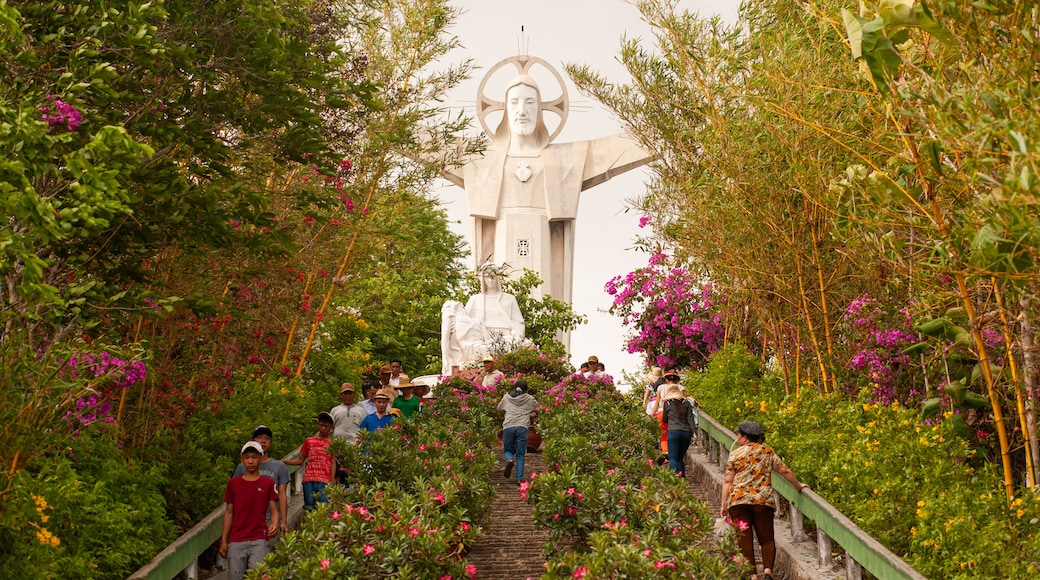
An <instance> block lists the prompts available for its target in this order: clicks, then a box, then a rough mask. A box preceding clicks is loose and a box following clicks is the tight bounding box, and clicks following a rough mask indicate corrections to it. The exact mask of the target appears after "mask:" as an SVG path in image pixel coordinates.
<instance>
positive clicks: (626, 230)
mask: <svg viewBox="0 0 1040 580" xmlns="http://www.w3.org/2000/svg"><path fill="white" fill-rule="evenodd" d="M453 4H454V5H456V6H458V7H460V8H462V9H463V14H462V15H461V16H460V17H459V20H458V22H457V23H456V25H455V27H454V28H453V29H452V32H454V34H455V35H457V36H458V37H459V39H460V41H461V43H462V45H463V48H462V49H459V50H457V51H454V52H453V53H451V54H450V55H448V57H447V59H446V62H448V63H457V62H459V61H461V60H462V59H464V58H472V59H474V60H475V61H476V63H477V65H478V66H480V67H482V70H478V71H477V72H476V73H475V74H474V75H473V77H474V78H472V79H470V80H469V81H468V82H466V83H464V84H463V85H462V86H461V87H460V88H459V89H458V90H457V91H455V92H454V93H452V94H451V95H450V97H449V99H448V101H447V105H448V106H450V107H453V108H463V109H465V110H466V111H467V113H469V114H470V116H474V102H475V100H476V94H477V89H478V86H479V84H480V81H481V79H482V78H483V76H484V74H485V72H486V71H487V69H488V68H490V67H491V66H493V65H494V64H495V63H497V62H499V61H500V60H502V59H504V58H508V57H510V56H514V55H516V54H517V51H518V47H519V46H520V38H521V35H520V27H521V25H522V26H523V27H524V37H525V39H526V40H525V43H526V52H527V54H530V55H531V56H536V57H540V58H542V59H544V60H546V61H548V62H549V63H551V64H552V65H553V66H554V67H556V68H557V70H558V71H559V72H560V73H561V74H564V75H565V73H564V71H563V65H564V64H565V63H568V64H587V65H589V66H590V67H591V68H592V69H593V70H596V71H598V72H599V73H601V74H603V75H605V76H607V78H610V79H616V80H617V81H618V82H620V83H623V82H627V81H628V75H627V73H626V72H625V70H624V67H622V66H621V64H620V63H619V62H618V57H617V55H618V53H619V52H620V46H621V38H622V37H623V36H627V37H628V38H636V37H642V38H645V39H647V40H651V39H652V35H651V33H650V27H649V26H648V25H647V24H646V23H645V22H643V21H642V20H641V19H640V14H639V11H638V10H636V8H635V7H634V6H632V5H631V4H629V3H628V2H625V1H622V0H525V1H523V2H503V1H501V0H454V2H453ZM680 6H682V7H683V8H686V9H688V10H691V11H697V12H699V13H700V14H701V15H702V16H705V17H708V16H711V15H713V14H719V15H720V16H722V17H723V18H724V19H726V20H727V21H730V22H732V21H735V20H736V14H737V9H738V7H739V0H682V1H681V2H680ZM565 76H566V75H565ZM567 82H568V87H567V90H568V94H569V97H570V101H571V106H572V109H571V111H570V117H569V118H568V120H567V124H566V126H565V127H564V129H563V131H562V132H561V133H560V135H559V136H558V137H556V142H566V141H580V140H585V139H592V138H595V137H602V136H606V135H611V134H614V133H617V132H618V131H620V129H621V128H620V126H619V125H618V123H617V121H616V120H615V119H614V118H613V116H611V115H610V113H609V112H607V111H606V110H605V109H604V108H603V107H601V106H600V105H599V104H598V103H596V102H595V101H593V100H592V99H590V98H587V97H585V96H583V95H581V94H579V93H578V92H577V89H576V88H575V87H574V85H573V84H572V83H571V82H570V79H569V78H568V79H567ZM492 96H495V97H496V98H501V96H497V95H492ZM575 107H576V108H575ZM475 127H476V130H479V126H475ZM645 180H646V172H645V170H636V171H630V172H628V173H626V174H624V175H621V176H619V177H615V178H614V179H612V180H610V181H608V182H606V183H604V184H601V185H599V186H596V187H594V188H592V189H589V190H587V191H585V192H584V193H583V194H582V198H581V204H580V206H579V210H578V219H577V225H576V239H575V271H574V309H575V310H576V311H577V312H579V313H581V314H584V315H586V316H587V317H588V318H589V322H588V324H585V325H583V326H581V327H579V328H577V329H576V330H575V331H574V332H573V333H572V335H571V353H572V356H571V362H572V363H573V364H574V365H575V366H578V364H580V363H581V362H582V361H584V360H586V359H587V358H588V357H589V355H593V354H594V355H597V356H598V357H599V360H600V361H602V362H603V363H604V364H605V365H606V367H607V372H608V373H610V374H612V375H614V377H615V378H616V379H617V380H619V381H620V380H621V372H622V370H624V371H627V372H630V373H636V372H639V373H642V372H643V365H642V361H641V360H640V357H639V356H638V355H635V354H628V353H627V352H625V348H624V342H625V335H626V331H625V329H624V327H623V326H621V322H620V320H619V319H617V318H616V317H614V316H612V315H609V314H607V313H606V312H605V310H606V309H607V308H609V307H610V304H611V297H610V296H609V295H607V294H606V293H605V292H604V291H603V285H604V284H605V283H606V282H607V281H608V280H610V279H611V278H612V277H613V276H616V275H624V274H627V273H628V272H630V271H632V270H633V269H635V268H638V267H640V266H644V265H646V260H647V256H646V255H645V254H641V253H639V252H636V251H634V250H632V249H631V248H632V246H633V242H634V240H635V238H636V236H637V235H638V233H640V232H642V233H644V234H646V233H648V232H647V231H645V230H640V229H639V227H638V223H639V217H640V214H639V212H637V211H627V212H626V208H627V205H626V200H629V199H632V198H634V197H636V196H639V195H641V194H642V193H643V192H644V191H645ZM435 193H436V194H437V195H438V197H439V198H440V199H441V201H442V203H443V204H444V206H445V208H446V209H447V211H448V217H449V218H450V219H451V220H452V221H453V222H457V223H456V225H455V227H454V228H453V229H454V231H455V232H456V233H458V234H461V235H462V236H464V237H466V239H467V240H468V239H469V235H470V232H469V218H468V213H467V209H466V198H465V193H464V192H463V190H462V189H461V188H458V187H455V186H454V185H452V184H450V183H448V182H446V181H445V182H442V185H441V187H440V188H438V189H437V190H436V191H435ZM467 263H468V262H467Z"/></svg>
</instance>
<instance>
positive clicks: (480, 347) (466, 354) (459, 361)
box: [441, 300, 488, 376]
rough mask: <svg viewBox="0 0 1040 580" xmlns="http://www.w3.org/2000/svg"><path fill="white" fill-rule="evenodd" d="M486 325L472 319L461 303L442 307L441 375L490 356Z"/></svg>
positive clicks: (447, 303)
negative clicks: (486, 341)
mask: <svg viewBox="0 0 1040 580" xmlns="http://www.w3.org/2000/svg"><path fill="white" fill-rule="evenodd" d="M484 334H485V330H484V325H483V324H481V322H480V321H479V320H474V319H472V318H470V316H469V314H467V313H466V309H465V308H464V307H463V306H462V303H461V302H458V301H455V300H447V301H445V302H444V306H442V307H441V374H442V375H444V376H448V375H450V374H451V372H452V367H460V368H461V367H462V366H464V365H465V364H466V363H470V362H473V361H477V360H480V359H482V358H484V357H485V356H487V355H488V349H487V345H486V344H485V342H484Z"/></svg>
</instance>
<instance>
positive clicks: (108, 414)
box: [63, 394, 116, 434]
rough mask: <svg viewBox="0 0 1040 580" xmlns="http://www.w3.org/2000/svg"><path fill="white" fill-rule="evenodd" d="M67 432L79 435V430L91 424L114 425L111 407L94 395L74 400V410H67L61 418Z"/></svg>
mask: <svg viewBox="0 0 1040 580" xmlns="http://www.w3.org/2000/svg"><path fill="white" fill-rule="evenodd" d="M63 419H65V422H66V423H67V424H68V426H69V430H70V431H73V432H74V433H76V434H79V428H81V427H86V426H88V425H91V424H93V423H97V422H100V423H115V422H116V418H115V417H114V416H113V415H112V405H111V404H110V403H109V402H108V400H106V399H102V398H101V397H98V396H97V395H95V394H92V395H90V396H87V397H82V398H79V399H76V403H75V408H74V409H69V411H68V412H66V413H65V416H64V417H63Z"/></svg>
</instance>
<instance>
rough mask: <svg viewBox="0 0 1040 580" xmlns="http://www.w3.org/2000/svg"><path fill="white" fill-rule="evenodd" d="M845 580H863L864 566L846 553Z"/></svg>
mask: <svg viewBox="0 0 1040 580" xmlns="http://www.w3.org/2000/svg"><path fill="white" fill-rule="evenodd" d="M845 580H863V566H861V565H860V563H859V562H857V561H856V560H855V559H853V557H852V556H850V555H848V554H845Z"/></svg>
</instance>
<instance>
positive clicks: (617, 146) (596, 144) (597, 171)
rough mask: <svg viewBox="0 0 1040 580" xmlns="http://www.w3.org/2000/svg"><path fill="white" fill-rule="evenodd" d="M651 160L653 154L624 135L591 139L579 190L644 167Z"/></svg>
mask: <svg viewBox="0 0 1040 580" xmlns="http://www.w3.org/2000/svg"><path fill="white" fill-rule="evenodd" d="M652 159H653V154H651V153H650V152H649V151H647V150H646V149H643V147H642V145H640V144H639V142H638V141H636V140H635V139H633V138H631V137H629V136H628V135H627V134H625V133H620V134H618V135H611V136H609V137H600V138H599V139H593V140H592V141H591V142H590V143H589V150H588V155H587V157H586V158H585V171H584V172H583V173H582V180H581V190H582V191H585V190H586V189H589V188H590V187H595V186H597V185H599V184H601V183H603V182H605V181H607V180H609V179H611V178H612V177H616V176H618V175H621V174H622V173H625V172H626V171H631V170H632V169H635V168H637V167H641V166H643V165H646V164H647V163H649V162H650V161H651V160H652Z"/></svg>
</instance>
